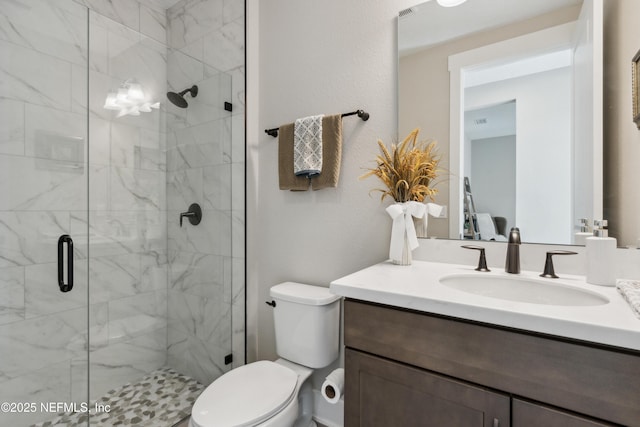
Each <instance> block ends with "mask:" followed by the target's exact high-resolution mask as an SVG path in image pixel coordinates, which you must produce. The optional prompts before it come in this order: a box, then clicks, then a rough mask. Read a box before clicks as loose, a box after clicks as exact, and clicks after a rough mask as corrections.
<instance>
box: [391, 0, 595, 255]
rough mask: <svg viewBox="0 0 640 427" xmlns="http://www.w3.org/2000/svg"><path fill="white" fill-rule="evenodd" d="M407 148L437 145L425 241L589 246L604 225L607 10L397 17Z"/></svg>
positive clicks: (566, 1)
mask: <svg viewBox="0 0 640 427" xmlns="http://www.w3.org/2000/svg"><path fill="white" fill-rule="evenodd" d="M398 22H399V25H398V29H399V37H398V53H399V68H398V76H399V82H398V90H399V101H398V104H399V132H400V135H399V138H400V139H401V138H403V136H404V135H406V134H407V133H409V132H410V131H411V130H412V129H413V128H415V127H419V128H421V137H422V138H425V139H427V138H433V139H435V140H436V141H438V146H439V150H440V153H441V155H442V157H443V160H444V162H443V166H444V169H446V175H447V179H445V180H442V181H441V182H440V183H439V184H438V187H437V188H438V189H439V194H438V196H437V198H436V200H435V202H436V203H438V204H441V205H446V206H447V207H448V210H447V211H448V215H447V218H446V219H440V218H438V219H430V220H429V231H428V232H429V236H433V237H440V238H454V239H459V238H465V239H480V240H502V239H504V236H506V235H507V234H508V230H509V229H510V227H513V226H517V227H519V228H520V230H521V235H522V238H523V241H526V242H530V243H551V244H584V240H583V239H584V237H586V233H585V231H586V230H581V229H580V226H581V219H582V218H585V219H587V220H588V222H589V223H591V222H592V221H593V219H602V218H603V176H604V175H603V149H602V147H603V139H602V138H603V120H602V117H603V98H602V97H603V71H602V70H603V25H604V21H603V0H536V1H531V0H510V1H508V2H505V1H504V0H467V1H466V2H465V3H463V4H461V5H459V6H457V7H442V6H440V4H439V3H438V2H436V1H435V0H433V1H427V2H425V3H422V4H419V5H416V6H415V7H412V8H410V9H406V10H404V11H402V12H401V13H400V16H399V18H398Z"/></svg>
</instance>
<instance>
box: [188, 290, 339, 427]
mask: <svg viewBox="0 0 640 427" xmlns="http://www.w3.org/2000/svg"><path fill="white" fill-rule="evenodd" d="M271 297H272V298H273V302H274V304H273V310H274V322H275V330H276V349H277V352H278V354H279V355H280V356H281V358H280V359H278V360H276V361H275V362H271V361H265V360H262V361H258V362H253V363H250V364H248V365H244V366H241V367H239V368H236V369H233V370H231V371H229V372H227V373H226V374H224V375H222V376H221V377H220V378H218V379H217V380H215V381H214V382H213V383H211V384H210V385H209V386H208V387H207V388H206V389H205V390H204V391H203V392H202V394H201V395H200V396H199V397H198V399H196V402H195V403H194V405H193V408H192V409H191V419H190V421H189V427H249V426H256V427H292V426H294V425H295V426H296V427H312V426H315V423H314V422H313V421H312V420H311V406H312V399H313V397H312V396H311V384H310V382H308V381H307V379H308V378H309V377H310V376H311V374H312V373H313V369H315V368H321V367H325V366H328V365H329V364H330V363H331V362H333V361H334V360H335V359H336V358H337V357H338V351H339V343H338V334H339V320H340V301H339V300H340V297H339V296H337V295H333V294H331V293H330V292H329V289H328V288H323V287H319V286H310V285H304V284H300V283H293V282H287V283H282V284H280V285H276V286H274V287H272V288H271Z"/></svg>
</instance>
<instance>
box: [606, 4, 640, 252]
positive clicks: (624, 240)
mask: <svg viewBox="0 0 640 427" xmlns="http://www.w3.org/2000/svg"><path fill="white" fill-rule="evenodd" d="M606 11H607V13H605V35H604V44H605V46H604V52H605V54H604V55H605V57H604V64H605V68H604V73H605V74H604V81H605V85H604V89H605V90H604V170H605V174H604V186H605V199H604V216H605V218H607V219H609V228H610V233H611V235H613V236H616V237H617V238H618V244H620V245H634V246H635V245H636V244H637V243H636V240H637V239H638V238H640V220H639V216H638V212H639V211H640V192H638V164H639V163H640V130H638V128H637V127H636V125H635V124H634V123H633V121H632V112H631V105H632V104H631V58H633V56H634V55H635V54H636V52H637V51H638V49H640V44H639V43H638V40H640V26H638V16H640V2H639V1H637V0H612V1H609V2H607V4H606Z"/></svg>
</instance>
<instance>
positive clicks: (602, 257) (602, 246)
mask: <svg viewBox="0 0 640 427" xmlns="http://www.w3.org/2000/svg"><path fill="white" fill-rule="evenodd" d="M608 232H609V231H608V223H607V220H601V221H598V220H596V221H594V222H593V236H591V237H587V238H586V247H587V283H591V284H592V285H602V286H615V284H616V276H615V274H616V273H615V270H616V268H615V255H616V246H617V245H616V239H615V238H613V237H609V235H608Z"/></svg>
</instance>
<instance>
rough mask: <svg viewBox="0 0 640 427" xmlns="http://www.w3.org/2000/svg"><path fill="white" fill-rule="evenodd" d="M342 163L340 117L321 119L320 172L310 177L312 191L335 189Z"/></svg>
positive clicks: (336, 115)
mask: <svg viewBox="0 0 640 427" xmlns="http://www.w3.org/2000/svg"><path fill="white" fill-rule="evenodd" d="M341 161H342V115H341V114H334V115H332V116H324V118H323V119H322V172H320V174H319V175H314V176H313V177H311V187H312V188H313V189H314V190H320V189H322V188H329V187H337V186H338V179H339V178H340V162H341Z"/></svg>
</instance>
